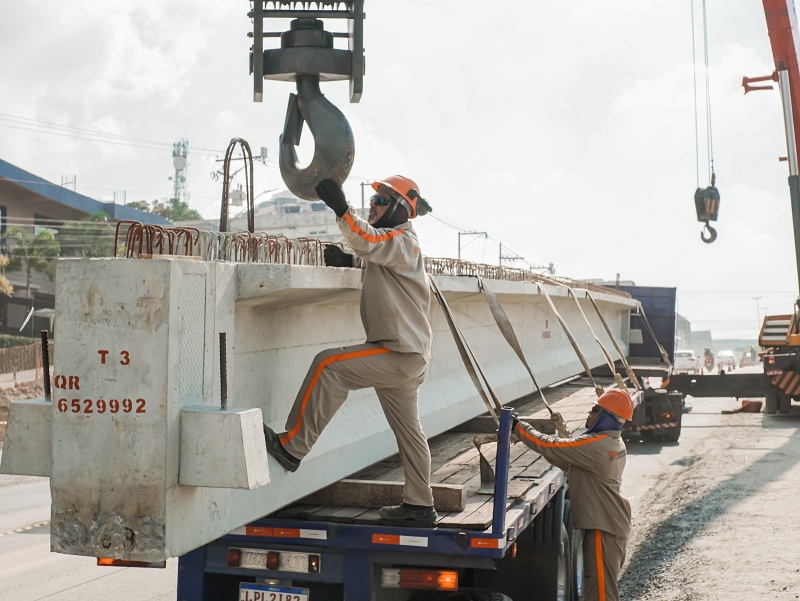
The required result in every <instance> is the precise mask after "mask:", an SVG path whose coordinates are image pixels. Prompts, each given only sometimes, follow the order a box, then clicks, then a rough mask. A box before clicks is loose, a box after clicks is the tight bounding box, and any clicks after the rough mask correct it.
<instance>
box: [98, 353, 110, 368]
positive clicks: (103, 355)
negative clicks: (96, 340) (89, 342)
mask: <svg viewBox="0 0 800 601" xmlns="http://www.w3.org/2000/svg"><path fill="white" fill-rule="evenodd" d="M97 354H98V355H100V363H102V364H103V365H105V363H106V355H108V351H97Z"/></svg>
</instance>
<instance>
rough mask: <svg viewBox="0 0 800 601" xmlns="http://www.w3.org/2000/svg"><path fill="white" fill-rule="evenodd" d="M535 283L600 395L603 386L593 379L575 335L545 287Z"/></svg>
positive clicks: (597, 393) (596, 392) (595, 390)
mask: <svg viewBox="0 0 800 601" xmlns="http://www.w3.org/2000/svg"><path fill="white" fill-rule="evenodd" d="M535 284H536V285H537V286H538V287H539V290H540V291H541V293H542V295H543V296H544V297H545V299H546V300H547V304H548V305H550V310H551V311H552V312H553V314H554V315H555V316H556V319H557V320H558V323H560V324H561V328H562V329H563V330H564V334H566V336H567V339H568V340H569V342H570V344H571V345H572V348H573V349H575V353H576V354H577V355H578V359H579V360H580V362H581V365H583V369H584V371H586V376H587V377H588V378H589V381H590V382H591V383H592V386H594V392H595V394H596V395H597V396H600V395H601V394H603V387H602V386H600V385H599V384H598V383H597V382H595V381H594V377H593V376H592V368H590V367H589V364H588V363H587V362H586V357H584V356H583V353H582V352H581V347H580V346H578V341H577V340H575V337H574V336H573V335H572V332H570V331H569V326H567V322H566V321H564V318H563V317H561V314H560V313H559V312H558V309H556V306H555V304H554V303H553V299H552V298H550V294H548V292H547V290H545V287H544V286H543V285H542V284H541V282H535Z"/></svg>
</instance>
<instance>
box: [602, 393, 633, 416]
mask: <svg viewBox="0 0 800 601" xmlns="http://www.w3.org/2000/svg"><path fill="white" fill-rule="evenodd" d="M597 405H599V406H600V407H602V408H603V409H605V410H606V411H608V412H609V413H613V414H614V415H616V416H617V417H621V418H623V419H626V420H631V419H632V418H633V400H631V395H629V394H628V392H627V391H625V390H620V389H619V388H612V389H611V390H607V391H605V392H604V393H603V394H601V395H600V396H599V397H598V398H597Z"/></svg>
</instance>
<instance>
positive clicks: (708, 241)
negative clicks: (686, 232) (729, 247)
mask: <svg viewBox="0 0 800 601" xmlns="http://www.w3.org/2000/svg"><path fill="white" fill-rule="evenodd" d="M705 230H708V237H706V232H705ZM700 239H701V240H702V241H703V242H705V243H706V244H711V243H712V242H713V241H714V240H716V239H717V230H715V229H714V228H713V227H711V226H710V225H709V224H708V221H706V224H705V225H704V226H703V229H702V230H701V231H700Z"/></svg>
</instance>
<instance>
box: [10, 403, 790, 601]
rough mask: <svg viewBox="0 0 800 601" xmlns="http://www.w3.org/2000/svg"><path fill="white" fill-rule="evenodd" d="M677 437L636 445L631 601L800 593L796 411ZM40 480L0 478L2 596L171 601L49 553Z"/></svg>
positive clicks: (705, 414) (708, 416)
mask: <svg viewBox="0 0 800 601" xmlns="http://www.w3.org/2000/svg"><path fill="white" fill-rule="evenodd" d="M689 403H690V404H691V405H692V411H691V412H690V413H688V414H685V415H684V421H683V430H682V435H681V439H680V441H679V442H677V443H659V442H648V443H641V442H635V441H631V442H629V443H628V451H629V453H628V463H627V468H626V471H625V474H624V484H623V492H624V493H625V494H626V495H627V496H628V497H629V498H630V500H631V505H632V507H633V533H632V536H631V539H630V542H629V546H628V560H627V562H626V565H625V568H624V570H623V577H622V582H621V588H622V592H623V599H626V600H627V601H645V600H652V601H717V600H719V599H753V598H759V599H778V600H784V599H785V600H796V599H800V567H798V566H800V545H798V543H797V535H796V533H797V532H800V511H798V510H797V507H796V506H797V490H798V483H800V461H799V460H800V407H793V409H792V413H790V415H788V416H767V415H764V414H763V413H734V414H723V413H722V411H723V410H733V409H736V408H737V407H739V406H740V401H737V400H736V399H732V398H724V399H694V398H691V397H690V398H689ZM48 520H49V488H48V481H47V479H44V478H20V477H13V476H0V598H1V599H3V601H5V600H6V599H9V600H14V601H16V600H20V601H41V600H47V601H94V600H107V599H114V601H174V600H175V598H176V582H177V560H174V559H173V560H170V561H169V562H168V563H167V568H166V569H163V570H156V569H136V568H106V567H97V566H95V565H94V561H93V560H92V559H91V558H84V557H71V556H64V555H58V554H54V553H51V552H50V551H49V528H48Z"/></svg>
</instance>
